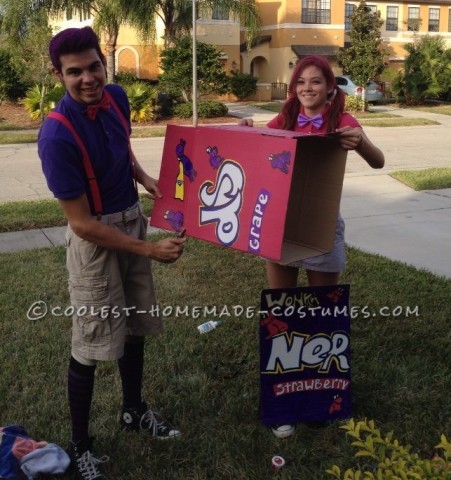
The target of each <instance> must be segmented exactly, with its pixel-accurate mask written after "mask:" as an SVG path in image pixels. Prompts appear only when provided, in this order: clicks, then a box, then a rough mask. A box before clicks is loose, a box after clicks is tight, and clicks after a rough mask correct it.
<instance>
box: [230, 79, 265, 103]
mask: <svg viewBox="0 0 451 480" xmlns="http://www.w3.org/2000/svg"><path fill="white" fill-rule="evenodd" d="M257 81H258V80H257V78H256V77H254V76H253V75H251V74H250V73H236V72H232V76H231V77H230V90H231V92H232V93H233V94H234V95H236V96H237V98H238V100H244V99H245V98H247V97H250V96H252V95H255V93H257Z"/></svg>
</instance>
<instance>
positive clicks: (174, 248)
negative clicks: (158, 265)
mask: <svg viewBox="0 0 451 480" xmlns="http://www.w3.org/2000/svg"><path fill="white" fill-rule="evenodd" d="M185 242H186V238H185V237H183V238H176V237H170V238H163V239H162V240H158V242H152V243H149V246H150V253H149V255H148V256H149V257H150V258H152V259H153V260H156V261H157V262H162V263H173V262H175V261H176V260H177V259H178V258H179V257H180V255H181V254H182V253H183V246H184V243H185Z"/></svg>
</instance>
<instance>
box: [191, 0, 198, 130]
mask: <svg viewBox="0 0 451 480" xmlns="http://www.w3.org/2000/svg"><path fill="white" fill-rule="evenodd" d="M192 1H193V126H194V127H197V52H196V51H197V42H196V0H192Z"/></svg>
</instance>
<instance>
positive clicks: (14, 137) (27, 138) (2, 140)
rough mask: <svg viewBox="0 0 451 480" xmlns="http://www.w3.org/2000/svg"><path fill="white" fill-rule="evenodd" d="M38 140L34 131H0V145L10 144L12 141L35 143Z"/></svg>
mask: <svg viewBox="0 0 451 480" xmlns="http://www.w3.org/2000/svg"><path fill="white" fill-rule="evenodd" d="M37 140H38V134H37V133H34V132H29V133H27V132H26V130H24V131H23V132H19V133H8V132H6V133H3V132H0V145H10V144H13V143H16V144H18V143H35V142H37Z"/></svg>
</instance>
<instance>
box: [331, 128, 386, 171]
mask: <svg viewBox="0 0 451 480" xmlns="http://www.w3.org/2000/svg"><path fill="white" fill-rule="evenodd" d="M335 131H336V133H339V134H340V136H339V137H338V138H339V140H340V144H341V146H342V147H343V148H344V149H345V150H355V151H356V152H357V153H358V154H359V155H360V156H361V157H362V158H363V159H364V160H365V161H366V162H367V163H368V165H369V166H370V167H372V168H382V167H383V166H384V164H385V158H384V154H383V153H382V151H381V150H380V149H379V148H377V147H376V146H375V145H374V144H373V142H372V141H371V140H370V139H369V138H368V137H367V136H366V135H365V132H364V131H363V129H362V128H361V127H350V126H347V127H343V128H337V130H335Z"/></svg>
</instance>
